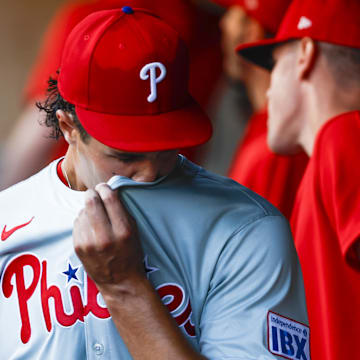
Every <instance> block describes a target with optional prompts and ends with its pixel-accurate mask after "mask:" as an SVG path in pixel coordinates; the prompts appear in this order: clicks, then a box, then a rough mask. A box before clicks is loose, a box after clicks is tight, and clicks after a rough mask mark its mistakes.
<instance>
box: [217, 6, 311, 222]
mask: <svg viewBox="0 0 360 360" xmlns="http://www.w3.org/2000/svg"><path fill="white" fill-rule="evenodd" d="M217 1H218V2H219V3H220V4H223V5H225V6H226V7H227V11H226V13H225V15H224V17H223V19H222V21H221V29H222V33H223V41H222V42H223V49H224V69H225V71H226V73H227V74H228V75H229V76H230V77H231V78H232V79H233V80H234V81H241V82H242V83H244V85H245V88H246V92H247V94H248V97H249V100H250V103H251V107H252V109H253V111H254V113H253V115H252V116H251V117H250V119H249V120H248V123H247V126H246V128H245V132H244V136H243V137H240V141H239V144H238V146H237V149H236V152H235V154H234V156H233V160H232V164H231V166H230V169H228V176H229V177H231V178H232V179H234V180H236V181H238V182H239V183H240V184H243V185H245V186H247V187H249V188H250V189H251V190H253V191H255V192H257V193H258V194H260V195H261V196H263V197H265V198H266V199H267V200H269V201H270V202H271V203H272V204H273V205H275V206H276V207H277V208H278V209H279V210H280V211H281V212H282V213H283V214H284V215H285V216H286V217H288V218H289V219H290V216H291V211H292V208H293V205H294V201H295V195H296V191H297V189H298V186H299V184H300V181H301V179H302V176H303V173H304V170H305V168H306V165H307V161H308V157H307V155H306V154H304V153H303V152H302V153H300V154H297V155H295V156H280V155H276V154H274V153H273V152H272V151H270V150H269V148H268V146H267V143H266V134H267V125H266V123H267V118H268V114H267V99H266V91H267V89H268V87H269V84H270V75H269V73H268V72H266V71H264V69H262V68H260V67H258V66H255V65H254V64H252V63H249V62H248V61H244V59H243V58H241V57H239V56H238V55H237V54H236V53H235V52H234V47H235V46H236V45H238V44H239V43H247V42H253V41H257V40H261V39H264V38H265V37H266V36H269V34H275V33H276V31H277V29H278V27H279V25H280V22H281V19H282V17H283V15H284V14H285V11H286V9H287V7H288V6H289V4H290V1H289V0H274V1H268V0H258V1H244V0H217Z"/></svg>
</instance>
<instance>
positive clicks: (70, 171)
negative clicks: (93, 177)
mask: <svg viewBox="0 0 360 360" xmlns="http://www.w3.org/2000/svg"><path fill="white" fill-rule="evenodd" d="M61 169H62V172H63V175H64V178H65V180H66V184H65V185H67V186H68V187H69V188H70V189H71V190H76V191H86V190H87V187H86V185H85V184H84V183H83V182H82V181H81V179H80V178H79V176H78V174H77V173H76V171H75V169H76V167H75V163H74V158H73V156H72V153H71V151H68V152H67V153H66V156H65V158H64V160H63V161H62V163H61Z"/></svg>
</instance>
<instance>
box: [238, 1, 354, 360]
mask: <svg viewBox="0 0 360 360" xmlns="http://www.w3.org/2000/svg"><path fill="white" fill-rule="evenodd" d="M359 11H360V3H359V2H358V1H356V0H348V1H340V0H333V1H329V0H321V1H308V0H307V1H300V0H297V1H295V2H294V3H293V4H292V5H291V7H290V8H289V10H288V12H287V14H286V16H285V18H284V20H283V22H282V25H281V27H280V30H279V32H278V34H277V36H276V37H275V39H271V40H266V41H263V42H260V43H258V44H252V45H248V46H240V47H239V49H238V50H239V52H240V53H241V54H243V55H244V56H246V57H247V58H248V59H252V60H253V61H255V62H257V63H258V64H260V65H262V66H264V67H267V68H271V66H272V62H274V64H275V66H274V68H273V70H272V80H271V86H270V89H269V92H268V96H269V135H268V142H269V145H270V146H271V148H272V149H274V150H275V151H278V152H281V153H289V152H295V151H297V149H298V148H299V147H302V148H303V149H305V151H306V152H307V153H308V154H309V156H311V160H310V163H309V166H308V168H307V170H306V173H305V175H304V179H303V181H302V183H301V185H300V189H299V192H298V195H297V199H296V203H295V208H294V213H293V217H292V226H293V230H294V236H295V243H296V247H297V250H298V252H299V256H300V262H301V265H302V269H303V271H304V281H305V289H306V295H307V304H308V308H309V320H310V325H311V331H312V336H311V347H312V356H313V358H314V359H327V360H335V359H336V360H338V359H359V358H360V350H359V347H357V346H356V345H355V344H356V342H357V341H358V335H359V331H360V325H359V324H360V315H359V312H358V308H359V306H360V293H359V291H358V285H359V284H360V273H359V268H360V267H359V263H360V262H359V260H360V259H359V252H358V251H357V250H358V248H359V239H360V233H359V221H360V208H359V203H360V202H359V200H360V195H359V185H358V182H359V181H358V179H359V178H360V170H359V167H358V166H357V163H358V160H357V158H358V154H359V136H360V112H359V109H360V100H359V99H360V77H359V74H360V41H359V39H360V23H359V19H358V14H359ZM271 54H272V56H271Z"/></svg>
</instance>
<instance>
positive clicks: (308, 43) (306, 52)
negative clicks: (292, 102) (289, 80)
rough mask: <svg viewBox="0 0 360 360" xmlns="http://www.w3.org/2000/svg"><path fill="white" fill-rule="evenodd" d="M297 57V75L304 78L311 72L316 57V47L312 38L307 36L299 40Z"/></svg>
mask: <svg viewBox="0 0 360 360" xmlns="http://www.w3.org/2000/svg"><path fill="white" fill-rule="evenodd" d="M297 50H298V58H297V77H298V79H300V80H302V79H306V78H307V77H308V76H309V74H310V73H311V71H312V69H313V67H314V64H315V60H316V57H317V47H316V43H315V42H314V40H313V39H310V38H308V37H305V38H302V39H301V40H300V41H299V46H298V49H297Z"/></svg>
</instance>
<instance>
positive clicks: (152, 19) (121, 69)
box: [59, 6, 212, 152]
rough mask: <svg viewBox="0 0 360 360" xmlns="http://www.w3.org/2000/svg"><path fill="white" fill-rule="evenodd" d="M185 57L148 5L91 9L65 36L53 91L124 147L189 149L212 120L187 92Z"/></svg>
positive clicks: (93, 130)
mask: <svg viewBox="0 0 360 360" xmlns="http://www.w3.org/2000/svg"><path fill="white" fill-rule="evenodd" d="M188 62H189V60H188V54H187V49H186V46H185V44H184V42H183V40H181V38H180V37H179V35H178V33H177V32H176V31H175V30H173V29H172V28H171V27H170V26H169V25H167V24H166V23H164V22H163V21H162V20H160V19H159V18H158V17H156V16H155V15H153V14H151V13H150V12H148V11H147V10H143V9H133V8H131V7H129V6H125V7H123V8H122V9H115V10H105V11H99V12H96V13H93V14H91V15H89V16H88V17H86V18H85V19H84V20H83V21H81V22H80V23H79V24H78V25H77V26H76V27H75V28H74V29H73V31H72V32H71V34H70V35H69V37H68V39H67V41H66V44H65V48H64V52H63V57H62V61H61V67H60V75H59V91H60V94H61V95H62V97H63V98H64V99H65V100H67V101H68V102H70V103H72V104H74V105H75V110H76V113H77V115H78V117H79V120H80V122H81V124H82V126H83V127H84V129H85V130H86V131H87V132H88V133H89V134H90V135H91V136H92V137H94V138H95V139H97V140H98V141H100V142H101V143H103V144H105V145H107V146H110V147H112V148H116V149H120V150H124V151H139V152H146V151H161V150H168V149H177V148H184V147H192V146H195V145H199V144H202V143H204V142H206V141H207V140H208V139H209V138H210V137H211V132H212V129H211V122H210V120H209V119H208V117H207V116H206V115H205V113H204V112H203V111H202V110H201V108H200V106H199V105H198V104H197V103H196V102H195V101H194V100H193V99H192V97H191V96H190V94H189V92H188V76H189V74H188V72H189V70H188V68H189V64H188Z"/></svg>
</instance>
